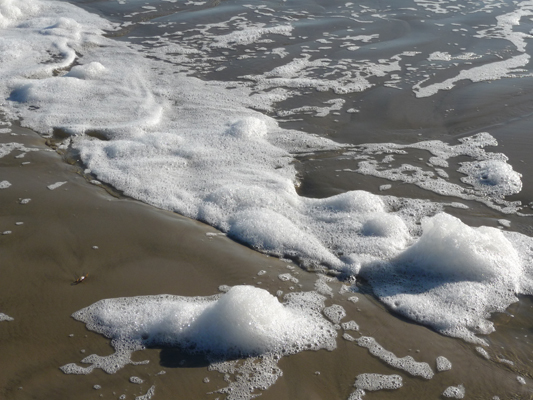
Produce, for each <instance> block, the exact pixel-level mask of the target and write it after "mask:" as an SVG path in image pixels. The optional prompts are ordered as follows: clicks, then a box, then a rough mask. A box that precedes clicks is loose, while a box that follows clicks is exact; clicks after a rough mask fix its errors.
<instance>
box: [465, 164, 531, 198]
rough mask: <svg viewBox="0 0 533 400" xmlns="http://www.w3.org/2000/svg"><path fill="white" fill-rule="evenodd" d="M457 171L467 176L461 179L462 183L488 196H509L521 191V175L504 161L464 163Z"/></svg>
mask: <svg viewBox="0 0 533 400" xmlns="http://www.w3.org/2000/svg"><path fill="white" fill-rule="evenodd" d="M458 171H459V172H461V173H463V174H465V175H468V177H466V178H462V179H461V180H462V181H463V182H466V183H468V184H469V185H472V186H473V187H474V188H475V189H477V190H480V191H482V192H485V193H487V195H489V196H495V195H496V196H498V197H504V196H510V195H512V194H516V193H520V191H521V190H522V180H521V178H522V175H521V174H519V173H518V172H516V171H514V170H513V167H511V166H510V165H509V164H507V163H506V162H504V161H500V160H487V161H475V162H465V163H463V164H462V165H461V167H460V168H459V169H458Z"/></svg>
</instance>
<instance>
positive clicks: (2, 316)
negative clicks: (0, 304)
mask: <svg viewBox="0 0 533 400" xmlns="http://www.w3.org/2000/svg"><path fill="white" fill-rule="evenodd" d="M2 321H14V318H12V317H10V316H9V315H7V314H4V313H0V322H2Z"/></svg>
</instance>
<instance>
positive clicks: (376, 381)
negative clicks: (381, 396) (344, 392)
mask: <svg viewBox="0 0 533 400" xmlns="http://www.w3.org/2000/svg"><path fill="white" fill-rule="evenodd" d="M354 386H355V387H356V388H357V389H362V390H369V391H376V390H394V389H399V388H401V387H402V386H403V379H402V377H401V376H400V375H381V374H360V375H358V376H357V379H356V381H355V384H354Z"/></svg>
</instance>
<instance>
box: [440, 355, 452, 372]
mask: <svg viewBox="0 0 533 400" xmlns="http://www.w3.org/2000/svg"><path fill="white" fill-rule="evenodd" d="M451 369H452V363H451V362H450V360H448V359H447V358H446V357H444V356H438V357H437V371H439V372H443V371H449V370H451Z"/></svg>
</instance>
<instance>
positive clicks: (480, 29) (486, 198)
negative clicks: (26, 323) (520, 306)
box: [0, 0, 533, 397]
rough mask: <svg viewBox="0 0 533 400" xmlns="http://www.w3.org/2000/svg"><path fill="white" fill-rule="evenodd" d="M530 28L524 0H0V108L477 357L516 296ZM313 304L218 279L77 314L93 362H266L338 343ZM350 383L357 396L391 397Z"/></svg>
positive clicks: (93, 170) (92, 161) (125, 181)
mask: <svg viewBox="0 0 533 400" xmlns="http://www.w3.org/2000/svg"><path fill="white" fill-rule="evenodd" d="M532 20H533V2H531V1H522V2H518V1H515V2H511V1H484V2H466V1H444V2H441V1H434V2H433V1H419V0H403V1H401V2H392V1H389V2H380V3H379V4H376V3H375V2H365V1H361V2H346V1H324V2H321V1H310V0H306V1H289V0H286V1H272V2H263V1H261V2H258V1H240V0H235V1H228V2H218V1H181V0H167V1H163V0H162V1H154V0H151V1H133V0H118V1H104V2H94V3H91V2H82V1H46V0H17V1H14V0H0V29H1V35H0V57H1V59H0V61H1V62H0V69H1V75H0V76H1V78H0V92H1V93H2V100H1V107H2V109H1V110H2V112H3V114H5V118H6V119H19V120H20V121H21V123H22V124H23V125H24V126H27V127H29V128H31V129H33V130H35V131H37V132H38V133H40V134H41V135H43V136H44V137H46V138H51V139H53V140H54V141H55V142H56V144H57V145H58V146H59V148H60V149H62V150H63V151H65V152H66V153H67V154H68V155H69V157H70V158H72V159H75V160H77V161H78V162H79V164H80V166H81V168H82V170H83V171H84V172H83V173H84V174H85V176H86V177H87V179H88V180H89V181H92V182H94V181H97V182H103V183H105V184H106V185H109V186H111V187H113V188H114V189H116V190H118V191H120V193H121V194H123V195H125V196H129V197H132V198H134V199H137V200H140V201H143V202H146V203H148V204H151V205H153V206H156V207H159V208H162V209H167V210H171V211H174V212H177V213H180V214H182V215H185V216H187V217H190V218H194V219H197V220H200V221H202V222H205V223H207V224H209V225H212V226H214V227H215V228H217V229H219V230H220V231H221V232H222V233H225V234H227V235H228V236H229V237H231V238H232V239H234V240H236V241H238V242H240V243H243V244H245V245H247V246H250V247H252V248H254V249H256V250H258V251H261V252H263V253H265V254H268V255H273V256H276V257H281V258H286V259H291V260H293V261H294V262H296V263H297V264H298V265H299V266H300V267H302V268H304V269H307V270H309V271H318V272H320V273H328V274H330V275H335V276H336V277H337V278H338V279H340V280H343V281H345V282H346V283H347V285H348V286H350V285H351V289H349V290H354V291H355V290H357V287H358V286H357V285H359V286H364V287H367V288H368V290H369V291H370V292H371V293H372V294H373V295H374V296H376V297H377V298H378V299H379V300H380V301H381V302H382V303H383V304H385V305H386V306H387V307H388V308H389V309H390V310H391V311H393V312H395V313H397V314H400V315H403V316H405V317H407V318H409V319H410V320H413V321H416V322H418V323H421V324H424V325H426V326H429V327H431V328H432V329H434V330H436V331H437V332H439V333H442V334H444V335H447V336H452V337H456V338H459V339H462V340H465V341H467V342H472V343H475V344H476V345H480V346H486V345H488V342H487V339H486V335H489V334H490V333H491V332H493V331H494V329H495V328H494V324H493V322H492V321H491V320H490V318H491V315H493V314H494V313H495V312H503V311H505V310H506V309H507V307H509V306H510V305H511V304H513V303H515V302H517V301H518V297H517V296H519V295H531V294H533V265H532V264H533V258H532V252H533V240H532V239H531V237H530V236H529V235H528V233H530V229H529V228H528V227H529V226H530V222H529V221H530V217H531V215H532V213H531V211H530V208H529V203H530V201H532V200H533V199H532V198H531V195H532V190H531V175H530V173H529V171H530V169H528V167H529V166H530V161H529V160H528V159H527V158H526V157H525V156H527V155H528V150H527V148H528V147H527V146H524V145H520V144H521V143H522V144H524V143H525V144H526V145H529V148H531V147H530V146H531V139H529V137H528V134H529V132H528V131H529V126H530V125H529V124H528V122H529V121H530V115H529V114H530V108H529V106H530V105H531V95H530V92H531V90H530V89H531V87H532V84H533V80H532V79H531V68H530V66H529V61H530V55H529V52H530V50H529V48H528V47H527V46H528V43H529V39H530V37H531V32H530V31H531V29H532V28H533V26H532ZM502 143H503V145H502ZM15 148H17V144H16V143H11V144H8V145H2V147H1V148H0V156H1V155H3V154H9V153H10V152H11V151H13V149H15ZM507 150H510V152H507ZM60 183H61V182H58V184H60ZM2 187H5V188H8V187H9V182H7V181H6V183H4V182H2ZM499 221H500V222H499ZM501 221H506V222H505V223H501ZM485 225H492V226H485ZM504 228H505V229H504ZM280 279H281V275H280ZM287 279H292V280H295V281H294V283H295V284H297V283H298V281H297V280H296V278H294V277H293V276H292V275H290V276H288V277H287ZM317 290H318V289H317ZM318 291H320V290H318ZM323 294H324V293H323ZM316 296H320V295H318V294H316V293H314V292H310V293H307V294H305V293H304V294H301V295H300V296H299V297H298V296H296V297H294V296H292V297H291V296H289V297H286V298H285V299H282V302H281V303H280V302H279V300H278V299H277V298H274V297H272V296H271V295H270V294H268V293H266V292H265V291H263V290H262V289H257V288H256V289H254V288H250V287H236V288H232V289H231V290H229V291H228V292H227V293H226V294H223V295H222V296H221V297H220V298H216V299H215V298H213V299H203V298H191V299H185V298H161V297H156V298H130V299H120V300H114V301H112V300H102V302H101V303H96V304H94V305H92V306H90V305H88V308H87V309H84V310H80V311H79V312H78V313H76V314H74V318H76V319H78V320H80V321H83V322H84V323H86V324H87V327H88V328H89V329H91V330H94V331H96V332H99V333H102V334H103V335H105V336H107V337H109V338H110V339H112V340H113V345H114V347H115V349H116V350H117V353H116V354H115V355H114V358H112V359H110V360H102V359H101V358H98V357H89V358H88V359H87V360H86V361H85V362H89V363H93V367H90V368H89V369H90V370H92V368H94V367H95V366H96V367H100V368H103V369H104V370H109V371H111V372H113V371H114V370H116V368H120V367H123V366H124V365H125V364H127V363H130V362H131V360H130V359H129V353H128V352H131V351H134V350H137V349H140V348H142V347H143V346H146V345H148V346H150V345H162V344H165V345H168V344H171V345H175V346H181V347H184V348H190V349H191V351H201V352H204V353H207V354H211V355H213V354H215V355H217V356H220V355H223V356H224V357H226V358H227V357H236V356H238V357H249V356H258V355H262V356H263V357H265V359H264V360H266V361H264V363H265V365H266V367H265V368H266V369H267V370H268V369H269V368H270V369H273V370H276V368H277V367H276V361H277V360H278V359H279V357H280V355H282V354H291V353H294V352H298V351H302V350H304V349H310V350H317V349H320V348H329V349H333V348H334V347H335V344H334V343H335V340H334V338H335V337H336V336H337V334H336V331H335V328H334V327H333V328H332V327H331V326H335V325H337V327H338V328H340V325H338V324H339V323H340V321H341V319H342V316H343V315H345V313H344V314H343V312H344V310H341V309H338V308H333V309H332V308H325V307H324V305H323V304H322V303H321V301H322V300H320V298H319V297H318V300H317V297H316ZM243 299H244V300H243ZM332 307H333V306H332ZM338 307H340V306H338ZM341 308H342V307H341ZM217 309H220V310H221V311H220V312H215V311H216V310H217ZM117 310H118V311H117ZM153 310H159V311H157V314H162V315H161V318H158V319H157V320H153V315H154V311H153ZM294 310H299V311H294ZM2 311H5V312H8V313H9V310H2ZM294 313H296V314H294ZM296 315H297V316H296ZM327 318H329V320H330V321H329V322H328V321H327ZM217 319H220V321H218V322H217ZM231 321H233V322H231ZM294 321H299V322H298V323H297V324H296V325H297V326H296V325H294V324H295V322H294ZM239 324H243V325H248V326H249V325H253V329H252V328H250V329H248V328H246V329H244V328H243V329H237V330H236V331H233V330H234V329H236V326H240V325H239ZM331 324H333V325H331ZM226 325H227V326H226ZM330 325H331V326H330ZM137 326H141V327H142V329H141V328H139V329H137V328H135V329H133V328H132V327H137ZM213 326H226V328H224V329H226V330H224V329H223V330H222V331H217V329H215V328H213ZM317 326H320V327H321V328H319V330H322V331H323V332H322V333H321V335H318V336H313V335H312V334H311V333H309V332H313V330H316V329H318V328H316V327H317ZM356 326H357V325H356ZM132 329H133V330H132ZM187 332H188V333H187ZM347 335H349V334H347ZM362 339H363V338H360V339H358V341H357V343H359V341H361V340H362ZM372 340H373V339H372V338H369V339H368V343H370V344H372V343H373V344H372V345H370V344H368V343H367V342H365V341H364V340H363V341H362V342H361V343H363V342H364V343H366V344H365V347H368V346H370V347H368V348H369V349H371V348H372V349H374V350H375V351H377V352H378V353H380V354H385V356H383V357H385V359H387V360H389V361H390V360H393V361H394V362H396V360H398V358H397V357H396V356H394V355H393V354H392V353H390V352H389V353H390V354H392V355H389V353H387V351H386V350H385V349H384V348H383V347H381V345H380V344H377V343H376V342H375V341H374V342H372ZM360 345H362V344H360ZM481 348H482V347H481ZM376 349H377V350H376ZM371 351H372V350H371ZM378 357H379V356H378ZM108 361H109V362H111V365H112V367H107V366H106V365H108V364H109V363H108ZM408 361H409V362H410V363H411V362H414V361H412V360H408ZM391 362H392V361H391ZM215 364H216V363H215V362H213V365H215ZM80 368H81V367H77V366H72V365H69V366H65V367H64V368H63V370H64V372H68V373H87V372H90V371H89V369H87V368H85V369H80ZM214 368H218V369H217V370H220V371H221V372H222V371H223V370H224V368H230V367H224V366H220V365H218V366H216V367H214ZM243 368H244V367H243ZM423 368H426V367H425V366H423ZM276 371H277V370H276ZM241 372H242V371H241ZM429 372H431V371H429ZM429 372H428V376H429V377H430V376H432V372H431V374H429ZM274 375H275V376H278V375H276V374H274ZM261 379H265V380H263V381H261ZM261 379H260V383H259V384H257V385H256V386H254V389H255V388H267V387H269V386H270V385H271V384H273V383H274V382H275V380H276V379H274V378H273V377H272V376H271V377H270V378H268V377H267V378H265V377H264V376H263V378H261ZM269 379H270V380H269ZM261 382H262V383H261ZM265 382H267V383H265ZM357 382H359V383H358V384H356V387H357V390H359V392H357V393H356V392H354V395H353V396H354V397H355V396H359V397H361V396H363V395H364V390H373V389H372V388H378V387H383V388H388V389H391V388H393V387H394V388H399V387H400V386H401V385H402V383H401V382H402V381H401V378H400V379H398V378H397V377H396V376H391V377H386V376H377V375H376V376H374V375H370V374H368V375H365V376H361V377H359V378H358V381H357ZM458 387H460V386H458ZM467 389H468V388H467ZM239 390H240V391H242V390H243V389H242V388H239ZM239 393H241V392H239ZM454 393H455V394H454ZM457 393H463V395H464V388H462V389H457V388H451V389H450V390H448V391H447V392H446V393H445V394H444V395H445V396H449V395H452V394H453V395H455V396H457Z"/></svg>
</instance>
